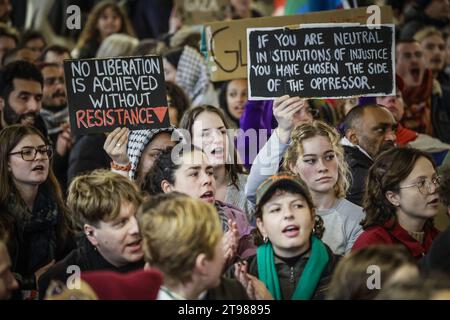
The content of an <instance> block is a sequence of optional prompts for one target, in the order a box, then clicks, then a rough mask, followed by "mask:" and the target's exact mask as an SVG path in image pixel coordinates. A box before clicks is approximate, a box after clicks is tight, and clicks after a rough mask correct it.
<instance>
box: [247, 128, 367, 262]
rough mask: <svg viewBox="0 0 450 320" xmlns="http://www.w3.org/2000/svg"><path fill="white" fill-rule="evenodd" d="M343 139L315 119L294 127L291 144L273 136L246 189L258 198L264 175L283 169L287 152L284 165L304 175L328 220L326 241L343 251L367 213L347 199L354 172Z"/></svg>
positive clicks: (348, 246) (314, 200) (260, 157)
mask: <svg viewBox="0 0 450 320" xmlns="http://www.w3.org/2000/svg"><path fill="white" fill-rule="evenodd" d="M271 139H272V138H271ZM339 139H340V136H339V134H338V133H337V131H336V130H335V129H333V128H332V127H330V126H329V125H327V124H326V123H325V122H322V121H314V122H312V123H304V124H301V125H299V126H297V127H296V128H295V129H293V131H292V134H291V138H290V140H291V143H290V144H285V143H282V142H281V141H280V142H279V143H278V144H276V143H275V142H276V141H277V140H272V141H271V140H269V142H270V143H269V142H268V144H267V145H266V146H264V148H263V149H262V150H261V151H260V153H259V154H258V156H257V161H255V163H254V164H253V166H252V169H251V171H250V176H249V178H248V182H247V185H246V192H247V197H249V199H254V198H255V194H256V191H255V190H256V189H257V187H258V186H259V185H260V184H261V182H262V181H263V180H264V176H266V175H267V174H268V173H273V174H274V173H276V172H277V171H278V170H279V162H280V160H279V159H281V156H282V155H283V153H284V161H283V169H284V170H287V171H288V172H290V173H292V174H295V175H297V176H299V177H300V178H302V179H303V181H304V182H305V183H306V185H307V186H308V189H309V192H311V196H312V199H313V203H314V205H315V206H316V208H317V215H319V216H321V217H322V219H323V220H324V224H325V234H324V236H323V241H324V242H325V243H326V244H327V245H328V246H330V248H331V249H332V250H333V252H334V253H336V254H339V255H343V254H345V253H347V252H349V251H350V250H351V248H352V246H353V244H354V242H355V240H356V239H357V238H358V236H359V235H360V233H361V232H362V228H361V226H360V224H359V223H360V222H361V220H362V219H363V218H364V213H363V212H362V208H361V207H359V206H357V205H355V204H354V203H352V202H350V201H348V200H347V199H345V195H346V192H347V190H348V188H349V176H350V173H349V169H348V166H347V163H346V161H345V159H344V151H343V148H342V146H341V145H340V144H339ZM268 155H270V157H272V158H268ZM273 159H275V160H273ZM267 164H269V166H267Z"/></svg>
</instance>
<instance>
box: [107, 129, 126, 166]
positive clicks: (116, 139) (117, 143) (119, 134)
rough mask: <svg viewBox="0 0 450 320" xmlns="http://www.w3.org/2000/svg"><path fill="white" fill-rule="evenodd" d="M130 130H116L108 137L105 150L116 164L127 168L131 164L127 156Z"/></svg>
mask: <svg viewBox="0 0 450 320" xmlns="http://www.w3.org/2000/svg"><path fill="white" fill-rule="evenodd" d="M128 134H129V130H128V128H116V129H114V131H113V132H111V133H110V134H109V135H108V137H106V140H105V144H104V145H103V149H104V150H105V151H106V153H107V154H108V155H109V157H110V158H111V159H112V161H114V163H115V164H117V165H121V166H126V165H128V163H130V159H129V158H128V155H127V144H128Z"/></svg>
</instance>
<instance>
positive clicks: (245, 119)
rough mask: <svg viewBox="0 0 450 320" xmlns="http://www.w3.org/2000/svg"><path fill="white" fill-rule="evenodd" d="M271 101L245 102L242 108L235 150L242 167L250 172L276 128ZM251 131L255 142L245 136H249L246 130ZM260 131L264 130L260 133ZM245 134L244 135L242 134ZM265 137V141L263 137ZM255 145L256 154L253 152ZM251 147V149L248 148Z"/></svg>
mask: <svg viewBox="0 0 450 320" xmlns="http://www.w3.org/2000/svg"><path fill="white" fill-rule="evenodd" d="M272 108H273V100H263V101H247V102H246V104H245V106H244V113H243V114H242V116H241V119H240V128H241V129H242V130H243V131H239V134H238V136H237V142H236V148H237V150H238V152H239V155H240V157H241V159H242V160H243V161H244V166H245V167H246V168H247V169H249V170H250V167H251V165H252V163H253V160H254V159H255V157H256V155H257V154H258V152H259V150H260V149H261V148H262V147H263V146H264V144H265V143H266V141H267V140H268V139H269V137H270V135H271V134H272V131H273V129H275V128H276V127H277V126H278V123H277V120H276V119H275V117H274V116H273V111H272ZM249 129H253V130H255V132H256V140H254V141H251V142H250V141H249V139H246V138H245V137H246V136H249V132H248V131H247V130H249ZM260 130H265V131H261V132H260ZM245 132H246V133H247V134H244V133H245ZM265 136H266V139H264V137H265ZM255 144H256V153H255V152H253V151H254V150H251V149H254V145H255ZM250 146H253V148H250Z"/></svg>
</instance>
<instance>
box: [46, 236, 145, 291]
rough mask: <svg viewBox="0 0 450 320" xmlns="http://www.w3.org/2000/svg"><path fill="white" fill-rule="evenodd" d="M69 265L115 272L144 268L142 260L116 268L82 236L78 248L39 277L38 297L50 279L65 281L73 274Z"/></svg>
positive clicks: (83, 268)
mask: <svg viewBox="0 0 450 320" xmlns="http://www.w3.org/2000/svg"><path fill="white" fill-rule="evenodd" d="M69 266H78V267H79V268H80V271H81V272H83V271H94V270H109V271H116V272H121V273H125V272H129V271H132V270H137V269H142V268H144V261H143V260H141V261H139V262H135V263H130V264H128V265H126V266H124V267H121V268H117V267H115V266H113V265H112V264H110V263H109V262H108V261H106V260H105V259H104V258H103V256H102V255H101V254H100V253H99V252H98V251H97V250H96V249H95V247H94V246H93V245H92V244H91V243H90V242H89V241H88V240H87V239H86V237H85V236H83V237H82V238H81V239H80V241H79V246H78V248H76V249H74V250H72V252H70V253H69V254H68V255H67V256H66V257H65V258H64V259H63V260H61V261H59V262H58V263H56V264H55V265H54V266H52V267H51V268H50V269H48V271H47V272H46V273H44V274H43V275H42V276H41V277H40V278H39V283H38V288H39V297H40V298H41V299H42V298H43V297H44V296H45V293H46V291H47V288H48V286H49V285H50V282H51V280H58V281H61V282H62V283H64V284H65V283H66V281H67V279H68V278H69V277H70V276H71V275H73V274H74V273H73V271H72V273H71V269H68V268H69Z"/></svg>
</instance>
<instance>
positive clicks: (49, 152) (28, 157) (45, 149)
mask: <svg viewBox="0 0 450 320" xmlns="http://www.w3.org/2000/svg"><path fill="white" fill-rule="evenodd" d="M38 152H39V153H40V154H41V155H42V156H46V158H44V160H46V159H51V158H52V156H53V147H52V146H51V145H43V146H39V147H23V148H22V150H20V151H17V152H11V153H10V154H9V155H10V156H12V155H15V154H20V155H21V156H22V159H23V160H25V161H34V160H36V155H37V154H38Z"/></svg>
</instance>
